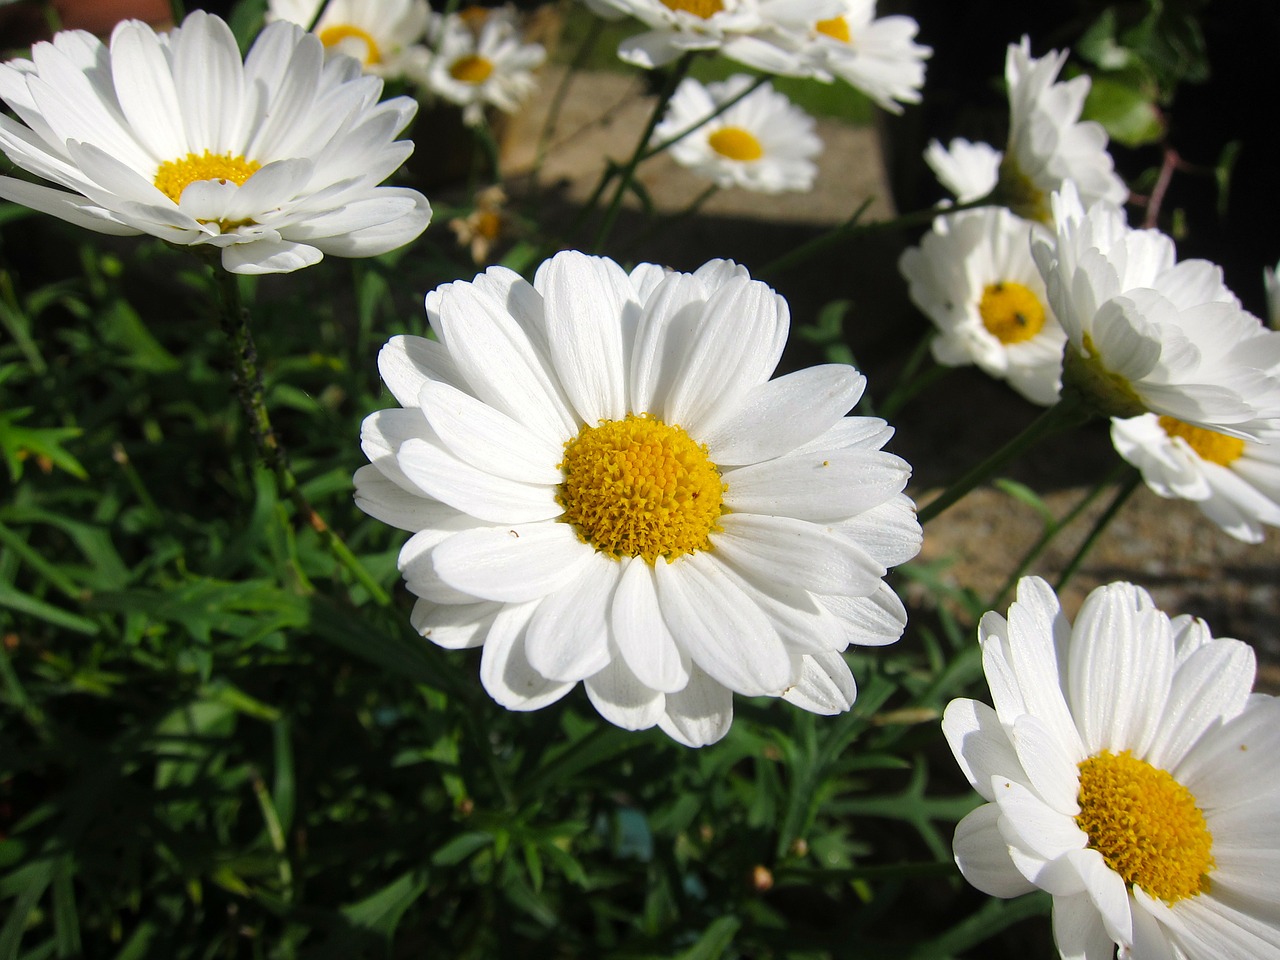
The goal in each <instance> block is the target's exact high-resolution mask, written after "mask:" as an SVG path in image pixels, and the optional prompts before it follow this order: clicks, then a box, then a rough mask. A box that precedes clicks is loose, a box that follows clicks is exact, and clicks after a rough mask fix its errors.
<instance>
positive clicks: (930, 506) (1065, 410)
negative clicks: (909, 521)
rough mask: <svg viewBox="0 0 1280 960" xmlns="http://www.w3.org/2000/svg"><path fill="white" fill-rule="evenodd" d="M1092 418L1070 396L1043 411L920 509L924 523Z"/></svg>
mask: <svg viewBox="0 0 1280 960" xmlns="http://www.w3.org/2000/svg"><path fill="white" fill-rule="evenodd" d="M1088 419H1089V411H1088V410H1087V409H1086V408H1085V406H1084V405H1083V403H1080V402H1078V401H1077V400H1076V399H1075V398H1074V397H1071V396H1066V397H1063V399H1061V400H1059V401H1058V402H1057V403H1056V404H1054V405H1053V406H1052V407H1050V408H1049V409H1048V410H1046V411H1045V412H1044V413H1042V414H1040V416H1039V417H1037V418H1036V419H1035V420H1033V421H1032V422H1031V423H1030V425H1028V426H1027V428H1026V429H1025V430H1023V431H1022V432H1021V433H1020V434H1018V435H1017V436H1016V437H1014V438H1013V439H1012V440H1010V441H1009V442H1008V443H1006V444H1005V445H1004V446H1003V447H1001V448H1000V449H999V450H997V451H996V452H995V453H993V454H991V456H989V457H987V458H986V459H985V460H983V461H982V462H981V463H979V464H978V465H977V466H975V467H974V468H973V469H971V470H970V471H969V472H968V473H966V474H964V475H963V476H961V477H960V478H959V479H957V480H955V481H954V482H952V483H951V484H950V486H948V487H947V488H946V489H945V490H943V491H942V493H940V494H939V495H938V496H937V497H935V498H934V499H933V500H930V501H929V502H928V503H927V504H926V505H925V506H924V507H923V508H922V509H921V510H920V512H919V515H918V516H919V519H920V522H921V523H922V524H923V523H928V522H929V521H930V520H932V519H934V518H935V517H937V516H938V515H939V514H941V513H942V512H943V511H944V510H946V509H947V508H948V507H951V506H954V505H955V504H956V503H957V502H959V501H960V500H961V499H963V498H964V496H965V495H966V494H968V493H969V492H970V491H971V490H973V489H974V488H975V487H977V486H979V485H980V484H982V483H983V482H984V481H986V480H988V479H990V478H991V477H993V476H995V475H996V473H998V472H999V471H1000V470H1002V469H1004V468H1005V467H1006V466H1008V465H1009V464H1010V463H1012V462H1013V461H1014V460H1016V459H1018V457H1020V456H1022V454H1024V453H1026V452H1027V451H1028V450H1030V449H1031V448H1032V447H1034V446H1035V445H1036V444H1037V443H1039V442H1040V441H1041V440H1044V439H1045V438H1046V437H1049V436H1052V435H1053V434H1055V433H1059V432H1060V431H1062V430H1066V429H1068V428H1070V427H1076V426H1079V425H1080V424H1082V423H1084V422H1085V421H1087V420H1088Z"/></svg>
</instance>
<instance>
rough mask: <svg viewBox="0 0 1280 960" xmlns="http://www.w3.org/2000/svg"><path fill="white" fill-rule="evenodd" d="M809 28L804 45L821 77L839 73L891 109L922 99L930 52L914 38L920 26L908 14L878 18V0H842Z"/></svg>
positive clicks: (931, 51)
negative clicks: (926, 61)
mask: <svg viewBox="0 0 1280 960" xmlns="http://www.w3.org/2000/svg"><path fill="white" fill-rule="evenodd" d="M807 27H808V30H807V36H806V37H805V49H806V50H807V52H808V54H809V55H810V56H811V57H812V59H813V61H814V62H815V63H816V64H817V68H818V76H819V77H821V78H824V79H830V77H831V76H836V77H839V78H840V79H841V80H844V81H845V82H846V83H848V84H849V85H850V86H852V87H855V88H857V89H858V90H861V91H862V92H863V93H865V94H866V95H867V96H868V97H870V98H871V99H872V100H874V101H875V102H876V103H877V104H878V105H879V106H880V107H882V108H883V109H885V110H888V111H890V112H891V113H901V112H902V106H901V104H903V103H919V102H920V88H921V87H922V86H924V61H925V60H926V59H928V58H929V56H931V55H932V53H933V50H931V49H930V48H929V47H925V46H921V45H920V44H918V43H916V42H915V37H916V33H917V32H918V31H919V29H920V25H919V24H917V23H916V21H915V20H913V19H912V18H911V17H904V16H892V17H880V18H879V19H877V18H876V0H840V9H839V10H837V11H836V12H835V14H834V15H833V16H830V17H825V18H822V19H820V20H816V21H811V22H810V23H809V24H807Z"/></svg>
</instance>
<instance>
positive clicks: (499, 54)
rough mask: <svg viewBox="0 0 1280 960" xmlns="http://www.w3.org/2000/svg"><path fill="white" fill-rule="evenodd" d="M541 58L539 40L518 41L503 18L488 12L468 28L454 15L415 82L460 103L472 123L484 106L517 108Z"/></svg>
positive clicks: (532, 84)
mask: <svg viewBox="0 0 1280 960" xmlns="http://www.w3.org/2000/svg"><path fill="white" fill-rule="evenodd" d="M546 57H547V54H546V51H545V50H544V49H543V48H542V46H541V45H540V44H537V43H524V42H523V41H522V40H521V39H520V34H519V32H518V31H517V30H516V28H515V27H514V26H513V25H512V22H511V21H510V20H509V19H507V18H505V17H490V18H488V19H486V20H484V21H483V22H482V23H481V25H480V27H479V30H478V31H473V30H472V28H471V27H470V26H469V25H468V24H467V23H465V22H463V21H462V20H460V19H458V18H457V17H456V16H455V17H454V18H452V20H446V22H445V23H444V24H443V25H442V26H441V32H440V41H439V45H438V47H437V49H436V52H435V55H434V56H433V57H432V58H431V63H430V65H429V66H428V68H427V70H426V72H425V74H423V76H422V77H421V78H420V81H421V83H422V85H423V86H425V87H426V88H427V89H428V90H430V91H431V92H432V93H434V94H436V95H437V96H439V97H441V98H443V99H445V100H448V101H449V102H450V103H454V104H457V105H458V106H460V107H462V119H463V121H464V122H465V123H467V124H469V125H471V126H475V125H476V124H478V123H481V122H482V121H483V120H484V109H485V107H487V106H493V107H497V108H498V109H499V110H502V111H504V112H505V113H513V112H515V111H516V110H518V109H520V104H521V103H522V102H523V101H524V100H525V99H527V98H528V97H529V95H530V94H531V93H533V91H534V90H535V89H536V88H537V81H536V80H535V79H534V77H533V71H534V70H536V69H537V68H538V67H540V66H542V62H543V61H544V60H545V59H546Z"/></svg>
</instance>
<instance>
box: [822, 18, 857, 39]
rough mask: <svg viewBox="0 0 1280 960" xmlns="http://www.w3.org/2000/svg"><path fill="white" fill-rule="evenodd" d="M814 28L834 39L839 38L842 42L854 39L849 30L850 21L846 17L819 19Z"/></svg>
mask: <svg viewBox="0 0 1280 960" xmlns="http://www.w3.org/2000/svg"><path fill="white" fill-rule="evenodd" d="M813 29H815V30H817V31H818V32H819V33H820V34H822V35H823V36H826V37H830V38H831V39H832V40H839V41H840V42H841V43H850V42H851V41H852V40H853V35H852V34H851V33H850V32H849V21H848V20H846V19H845V18H844V17H832V18H831V19H829V20H819V21H818V22H817V23H815V24H814V25H813Z"/></svg>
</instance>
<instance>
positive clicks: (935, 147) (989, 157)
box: [924, 137, 1004, 203]
mask: <svg viewBox="0 0 1280 960" xmlns="http://www.w3.org/2000/svg"><path fill="white" fill-rule="evenodd" d="M1002 159H1004V154H1003V153H1002V152H1001V151H999V150H997V149H996V148H995V147H993V146H991V144H989V143H983V142H981V141H978V142H976V143H971V142H970V141H968V140H965V139H963V138H961V137H957V138H956V139H954V140H952V141H951V143H950V144H948V145H947V146H945V147H944V146H943V145H942V144H941V143H939V142H938V141H937V140H930V141H929V146H928V147H926V148H925V151H924V162H925V163H927V164H928V165H929V169H930V170H932V171H933V173H934V176H936V177H937V178H938V182H939V183H940V184H942V185H943V186H944V187H946V188H947V189H948V190H950V191H951V194H952V196H954V197H955V198H956V200H957V202H959V203H972V202H973V201H974V200H981V199H982V198H983V197H985V196H987V194H989V193H991V191H992V190H994V189H995V188H996V183H997V182H998V181H999V179H1000V161H1001V160H1002Z"/></svg>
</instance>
